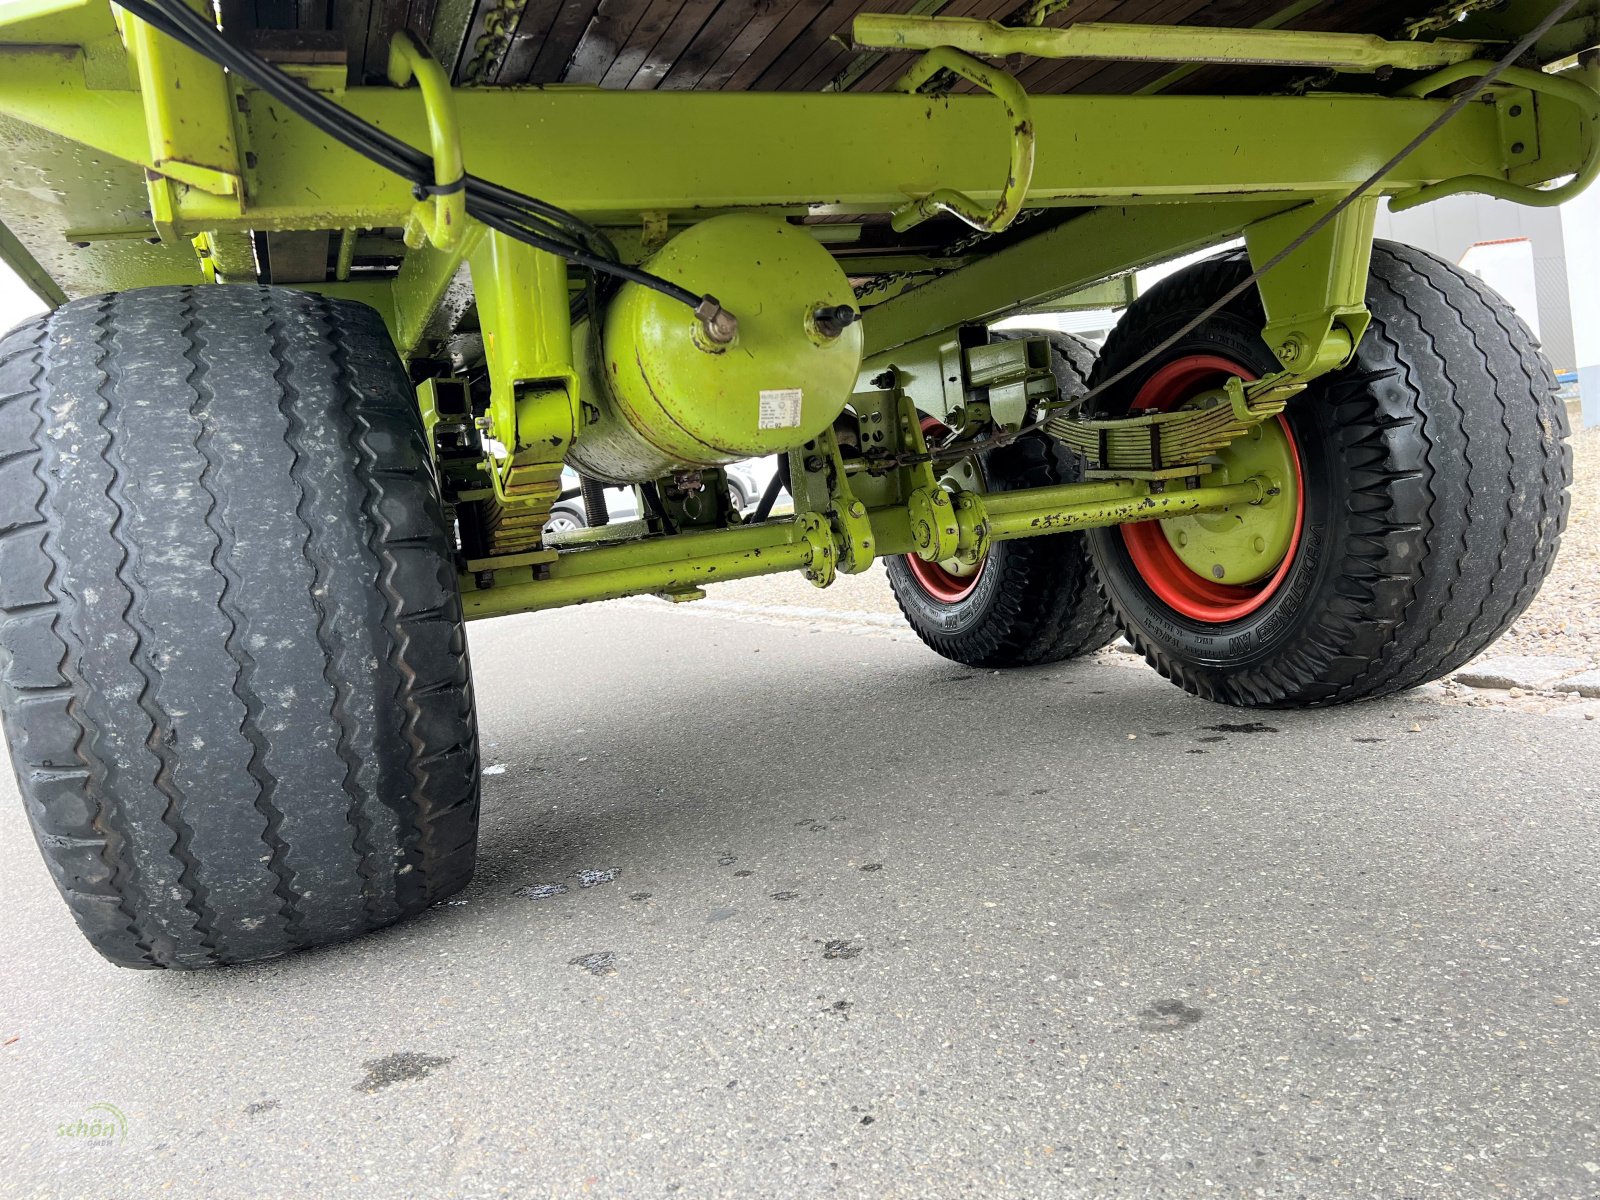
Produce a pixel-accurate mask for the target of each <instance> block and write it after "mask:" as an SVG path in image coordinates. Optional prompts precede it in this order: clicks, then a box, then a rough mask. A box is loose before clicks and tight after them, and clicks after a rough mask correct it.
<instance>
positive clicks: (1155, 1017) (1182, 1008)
mask: <svg viewBox="0 0 1600 1200" xmlns="http://www.w3.org/2000/svg"><path fill="white" fill-rule="evenodd" d="M1204 1015H1205V1012H1204V1010H1203V1009H1198V1008H1190V1007H1189V1006H1188V1005H1187V1004H1185V1003H1184V1002H1183V1001H1182V1000H1157V1001H1156V1002H1155V1003H1154V1004H1152V1005H1151V1006H1150V1007H1149V1008H1145V1009H1141V1010H1140V1011H1139V1028H1140V1029H1142V1030H1144V1031H1145V1032H1146V1033H1177V1032H1178V1030H1180V1029H1187V1028H1188V1027H1189V1026H1191V1025H1195V1024H1198V1023H1199V1021H1200V1018H1201V1017H1202V1016H1204Z"/></svg>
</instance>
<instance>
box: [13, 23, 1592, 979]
mask: <svg viewBox="0 0 1600 1200" xmlns="http://www.w3.org/2000/svg"><path fill="white" fill-rule="evenodd" d="M1597 47H1600V0H1503V2H1500V3H1493V2H1489V3H1485V2H1483V0H1462V2H1458V3H1453V4H1448V5H1445V6H1443V7H1438V6H1436V5H1435V4H1432V3H1410V2H1407V0H1383V2H1381V3H1380V2H1376V0H1339V2H1335V0H1326V2H1322V3H1318V2H1316V0H1297V2H1293V3H1290V2H1288V0H1222V2H1219V3H1210V4H1205V3H1198V2H1195V0H1074V2H1073V3H1072V4H1071V5H1070V6H1069V5H1066V4H1063V3H1060V2H1058V0H1057V2H1052V0H1030V2H1027V3H1021V4H1018V3H1016V2H1015V0H949V2H941V0H865V2H857V0H826V2H825V0H804V2H802V3H792V4H783V3H777V2H775V0H600V2H598V3H596V2H594V0H585V2H577V3H561V2H559V0H398V2H397V0H218V2H217V3H210V2H204V3H196V4H192V5H191V4H188V3H186V2H185V0H123V3H121V4H120V5H113V4H107V3H104V2H103V0H10V2H9V3H5V4H3V5H0V152H3V155H4V160H5V166H4V170H3V179H0V222H3V227H0V256H3V258H4V259H5V261H6V262H8V263H9V264H10V265H11V266H12V267H13V268H14V269H15V270H16V271H17V272H18V273H19V274H20V276H21V277H22V279H23V280H25V281H26V283H27V284H28V286H30V287H31V288H32V289H33V290H34V292H36V293H37V294H38V296H39V297H40V298H41V299H42V300H44V301H45V302H46V304H47V305H48V308H49V311H48V313H47V314H46V315H43V316H41V317H38V318H37V319H35V320H31V321H29V322H27V323H25V324H24V325H22V326H20V327H19V328H17V329H15V330H13V331H11V332H10V333H9V334H7V335H6V336H5V337H4V339H3V340H0V704H3V710H4V717H5V727H6V734H7V737H8V740H9V744H10V749H11V756H12V760H13V763H14V765H15V769H16V774H17V778H18V780H19V784H20V788H21V792H22V794H23V797H24V799H25V801H26V804H27V807H28V813H29V816H30V818H31V819H32V823H33V828H34V830H35V832H36V834H37V836H38V841H39V844H40V846H41V848H42V850H43V852H44V856H45V858H46V860H47V861H48V863H49V865H50V869H51V870H52V872H53V873H54V876H55V879H56V882H57V883H58V884H59V886H60V888H61V891H62V894H63V895H64V896H65V898H66V900H67V902H68V903H69V905H70V906H71V908H72V911H73V913H74V915H75V917H76V918H77V920H78V923H79V924H80V926H81V927H82V929H83V931H84V933H85V934H86V935H87V937H88V938H89V940H90V941H91V942H92V943H93V945H94V946H95V948H96V949H98V950H99V951H100V952H101V953H102V954H103V955H105V956H106V957H107V958H108V959H110V960H111V961H112V962H114V963H117V964H120V965H123V966H130V967H177V968H194V967H204V966H209V965H212V964H218V963H237V962H245V961H250V960H255V959H261V958H266V957H270V956H273V955H278V954H283V953H286V952H288V951H291V950H295V949H297V948H301V947H306V946H313V945H318V944H322V943H326V942H330V941H335V940H338V939H341V938H347V937H350V936H353V935H355V934H358V933H361V932H363V931H365V930H370V929H374V928H377V927H379V926H382V925H385V924H388V923H390V922H393V921H395V920H397V919H399V918H402V917H405V916H407V915H408V914H412V913H415V912H418V911H420V910H421V909H424V908H426V907H428V906H429V905H431V904H434V903H436V902H438V901H439V900H441V899H443V898H444V897H446V896H449V895H450V894H452V893H453V892H455V891H457V890H458V889H460V888H461V887H463V886H464V885H465V884H466V882H467V880H468V878H469V876H470V874H471V871H472V868H473V859H474V853H475V842H476V828H477V819H478V765H479V764H478V749H477V742H476V732H475V726H474V717H473V699H472V687H471V679H470V671H469V666H468V659H467V648H466V639H465V634H464V621H465V620H468V619H471V618H474V617H486V616H495V615H499V614H507V613H520V612H529V611H534V610H541V609H550V608H557V607H561V606H564V605H572V604H584V603H589V602H591V601H598V600H605V599H609V598H613V597H621V596H631V595H641V594H654V595H660V596H665V597H668V598H671V599H674V600H680V601H692V600H695V599H697V598H699V597H701V596H703V595H704V589H705V588H706V587H707V586H708V585H710V584H713V583H716V582H718V581H721V580H727V579H738V578H741V577H747V576H753V575H760V574H765V573H769V572H777V571H799V572H803V573H804V574H805V576H806V577H807V578H808V579H809V580H810V581H811V582H812V583H814V584H816V585H817V586H819V587H825V586H827V585H828V584H829V583H830V582H831V581H833V580H834V579H835V578H836V576H837V575H838V574H839V573H841V572H844V573H854V572H860V571H864V570H866V569H867V568H868V567H869V566H871V564H873V563H874V562H877V561H879V560H882V561H883V562H884V563H885V564H886V570H887V575H888V578H889V582H890V586H892V588H893V589H894V593H895V595H896V597H897V598H898V600H899V604H900V607H901V608H902V609H903V611H904V613H905V617H906V620H907V621H908V623H909V624H910V625H911V627H912V628H913V629H914V630H915V631H916V632H917V634H918V635H919V636H920V637H921V638H922V640H923V641H925V642H926V643H927V645H928V646H929V647H931V648H932V649H933V650H934V651H936V652H937V653H939V654H942V655H945V656H947V657H949V658H951V659H954V660H956V661H958V662H962V663H968V664H973V665H976V666H983V667H990V668H1000V667H1027V666H1034V665H1039V664H1046V663H1053V662H1059V661H1061V660H1064V659H1068V658H1071V657H1073V656H1076V655H1082V654H1086V653H1089V652H1091V651H1094V650H1096V649H1098V648H1099V647H1101V646H1103V645H1105V644H1106V643H1107V642H1108V641H1109V640H1110V638H1111V637H1112V636H1113V635H1114V633H1115V632H1116V631H1117V630H1118V629H1120V630H1121V631H1122V632H1123V633H1124V634H1126V636H1127V637H1128V638H1129V640H1130V641H1131V642H1132V644H1133V645H1134V647H1135V648H1136V649H1137V650H1138V651H1139V652H1140V653H1142V654H1143V655H1144V656H1145V658H1146V659H1147V660H1148V661H1149V662H1150V664H1151V665H1152V666H1153V667H1155V669H1156V670H1158V671H1160V672H1161V673H1162V674H1164V675H1165V676H1167V677H1168V678H1169V679H1171V680H1172V681H1173V682H1174V683H1176V684H1178V685H1179V686H1180V687H1183V688H1185V689H1187V690H1189V691H1191V692H1193V693H1195V694H1197V695H1199V696H1203V697H1206V698H1209V699H1212V700H1215V701H1219V702H1222V703H1226V704H1234V705H1244V706H1265V707H1273V706H1279V707H1293V706H1308V705H1324V704H1335V703H1340V702H1344V701H1350V700H1358V699H1362V698H1366V697H1373V696H1381V695H1385V694H1388V693H1392V692H1395V691H1398V690H1400V689H1404V688H1409V687H1414V686H1416V685H1418V684H1420V683H1423V682H1425V681H1427V680H1431V679H1435V678H1438V677H1439V676H1441V675H1443V674H1444V673H1446V672H1448V671H1451V670H1453V669H1455V668H1456V667H1458V666H1460V665H1461V664H1462V663H1464V662H1465V661H1467V660H1468V659H1469V658H1471V657H1472V656H1473V655H1475V654H1477V653H1479V652H1480V651H1482V650H1483V649H1484V647H1486V646H1488V645H1489V644H1490V643H1492V642H1493V641H1494V640H1495V638H1496V637H1498V636H1499V635H1500V633H1501V632H1502V631H1503V630H1505V628H1506V627H1507V626H1508V625H1509V624H1510V622H1511V621H1513V620H1514V619H1515V618H1516V617H1517V615H1518V614H1519V613H1521V612H1522V611H1523V609H1524V608H1525V607H1526V606H1527V605H1528V603H1529V601H1530V600H1531V599H1532V598H1533V596H1534V594H1535V592H1536V591H1537V590H1538V588H1539V585H1540V583H1541V581H1542V580H1543V579H1544V577H1545V575H1546V574H1547V572H1548V571H1549V569H1550V565H1551V561H1552V559H1553V557H1554V555H1555V553H1556V549H1557V545H1558V543H1559V540H1560V537H1561V531H1562V526H1563V523H1564V520H1565V514H1566V506H1567V488H1568V484H1569V481H1570V477H1571V460H1570V456H1569V451H1568V449H1567V445H1566V433H1567V426H1566V417H1565V411H1564V409H1563V406H1562V404H1561V403H1560V401H1559V400H1558V398H1557V394H1556V388H1555V383H1554V380H1553V378H1552V375H1551V371H1550V368H1549V366H1548V364H1547V363H1546V362H1545V360H1544V358H1543V357H1542V355H1541V353H1540V350H1539V347H1538V345H1537V344H1536V342H1535V340H1534V338H1533V337H1532V335H1531V334H1530V333H1529V331H1528V329H1527V327H1526V326H1525V325H1523V323H1522V322H1521V321H1520V320H1518V318H1517V316H1516V315H1515V314H1514V313H1513V312H1512V310H1511V309H1510V308H1509V307H1508V306H1507V304H1506V303H1505V302H1504V301H1503V300H1502V299H1501V298H1500V297H1498V296H1496V295H1495V294H1494V293H1493V292H1491V291H1490V290H1489V289H1487V288H1486V287H1485V286H1484V285H1483V284H1482V283H1481V282H1480V281H1479V280H1478V279H1476V278H1475V277H1473V276H1471V275H1469V274H1466V273H1464V272H1463V271H1461V270H1459V269H1458V268H1456V267H1455V266H1453V265H1451V264H1449V263H1445V262H1442V261H1440V260H1438V259H1436V258H1434V257H1431V256H1430V255H1428V254H1425V253H1423V252H1422V251H1420V250H1415V249H1411V248H1408V247H1406V246H1402V245H1397V244H1393V243H1388V242H1376V243H1375V242H1374V240H1373V227H1374V218H1375V214H1376V212H1377V210H1378V207H1379V205H1380V203H1381V202H1383V201H1384V200H1385V199H1386V200H1387V202H1388V203H1389V204H1390V205H1391V207H1393V208H1403V207H1411V206H1414V205H1420V204H1426V203H1428V202H1430V201H1433V200H1436V199H1438V198H1440V197H1444V196H1450V195H1454V194H1457V193H1461V192H1479V193H1486V194H1488V195H1491V196H1496V197H1500V198H1503V199H1506V200H1510V201H1514V202H1517V203H1520V204H1529V205H1552V204H1558V203H1560V202H1561V201H1562V200H1564V199H1566V198H1567V197H1569V196H1572V195H1573V194H1575V193H1576V192H1577V191H1578V190H1580V189H1581V188H1583V187H1584V186H1585V185H1586V184H1587V183H1589V181H1590V180H1591V179H1592V178H1593V177H1594V175H1595V173H1596V171H1597V169H1600V125H1597V118H1600V92H1597V87H1600V65H1597V56H1596V48H1597ZM1235 240H1238V241H1239V243H1240V248H1238V249H1230V250H1226V251H1224V252H1221V253H1217V254H1214V255H1213V256H1211V257H1209V258H1203V259H1200V260H1198V261H1196V262H1195V263H1194V265H1191V266H1188V267H1186V268H1184V269H1182V270H1180V271H1178V272H1177V273H1176V274H1173V275H1170V276H1169V277H1167V278H1166V279H1164V280H1163V281H1162V282H1161V283H1159V284H1158V285H1156V286H1154V287H1152V288H1150V289H1149V290H1148V291H1146V292H1145V293H1144V294H1142V295H1138V296H1136V297H1135V296H1134V295H1133V294H1132V291H1131V289H1129V287H1128V286H1127V281H1128V280H1129V279H1130V277H1131V273H1132V272H1133V271H1135V270H1136V269H1138V268H1140V267H1143V266H1147V265H1150V264H1155V263H1159V262H1163V261H1166V260H1170V259H1173V258H1175V257H1177V256H1180V255H1185V254H1189V253H1192V252H1194V251H1199V250H1204V249H1206V248H1208V247H1213V246H1216V245H1219V244H1222V243H1227V242H1233V241H1235ZM1597 269H1600V264H1597ZM1074 306H1078V307H1089V306H1115V307H1121V308H1122V310H1123V311H1122V314H1121V317H1120V321H1119V323H1118V324H1117V326H1116V328H1115V330H1114V331H1113V332H1112V334H1111V335H1110V337H1109V339H1108V340H1107V341H1106V343H1105V345H1104V346H1103V347H1100V348H1099V349H1098V351H1097V350H1096V349H1095V348H1094V347H1092V346H1090V345H1089V344H1088V343H1086V342H1083V341H1080V340H1078V339H1076V338H1073V337H1070V336H1067V335H1064V334H1060V333H1053V332H1039V333H1036V334H1028V333H1025V332H1023V333H1019V332H1017V331H1016V328H1015V326H1016V322H1008V324H1007V331H1005V332H999V331H996V330H995V329H994V326H995V323H996V322H997V321H999V320H1000V319H1002V318H1007V317H1015V316H1017V315H1019V314H1027V313H1029V312H1039V311H1049V310H1051V309H1052V308H1070V307H1074ZM756 456H773V457H775V458H776V460H777V461H778V463H779V464H780V470H779V471H778V474H777V477H776V481H775V482H774V484H773V486H772V487H771V488H770V489H769V491H768V493H767V494H766V495H765V496H763V497H762V498H761V501H760V502H759V503H758V504H756V505H754V506H752V507H751V508H748V509H746V510H745V511H740V510H739V508H738V507H736V506H735V505H733V504H732V503H730V501H729V493H728V484H727V479H726V474H725V472H726V469H727V468H728V467H729V466H731V465H732V464H734V463H736V462H739V461H741V460H743V459H747V458H751V457H756ZM564 469H565V470H567V471H568V475H567V478H568V479H570V478H572V474H571V472H574V471H575V472H576V474H577V477H578V479H579V480H580V483H579V485H578V491H579V492H580V493H581V495H582V497H583V501H584V504H585V506H586V509H587V518H588V519H587V528H583V529H573V528H571V526H572V524H573V522H571V521H570V520H569V521H564V522H560V524H561V525H562V526H563V528H562V530H561V531H560V532H557V531H556V530H555V529H554V528H553V527H552V528H547V525H546V522H547V519H548V518H549V516H550V513H551V510H552V506H553V505H555V504H557V503H558V502H561V501H563V500H565V501H566V502H567V503H568V505H570V504H571V502H572V496H571V494H570V493H569V492H568V490H567V489H566V487H565V485H564V484H563V470H564ZM617 486H624V487H631V488H634V489H636V494H637V497H638V500H639V505H638V512H639V513H640V514H641V515H640V516H639V517H638V518H637V519H629V520H611V519H610V514H608V512H607V511H606V504H605V490H606V489H607V488H610V487H617ZM785 487H786V488H787V489H788V491H789V493H790V494H791V495H792V497H793V501H794V505H793V512H792V513H786V514H783V515H778V514H777V513H775V511H774V501H775V500H776V499H777V497H778V496H779V495H780V488H785ZM528 669H529V673H530V677H531V678H538V671H539V664H538V663H529V664H528ZM1070 736H1071V731H1070V730H1063V737H1064V738H1070ZM960 738H961V734H960V731H959V730H958V729H950V730H944V731H939V730H927V731H919V732H918V734H917V743H918V745H919V746H920V747H922V748H923V751H924V752H925V753H926V754H927V755H928V756H929V758H930V765H931V764H932V763H936V762H937V761H938V759H939V758H941V757H943V756H945V755H948V754H955V753H959V749H958V747H959V744H960Z"/></svg>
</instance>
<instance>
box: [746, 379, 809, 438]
mask: <svg viewBox="0 0 1600 1200" xmlns="http://www.w3.org/2000/svg"><path fill="white" fill-rule="evenodd" d="M803 399H805V393H804V392H802V391H801V390H800V389H799V388H775V389H773V390H772V391H770V392H769V391H763V392H762V393H761V412H760V415H759V416H758V418H757V425H758V427H759V428H761V429H794V428H796V427H797V426H798V425H799V424H800V402H801V401H802V400H803Z"/></svg>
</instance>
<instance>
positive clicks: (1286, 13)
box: [1135, 0, 1323, 96]
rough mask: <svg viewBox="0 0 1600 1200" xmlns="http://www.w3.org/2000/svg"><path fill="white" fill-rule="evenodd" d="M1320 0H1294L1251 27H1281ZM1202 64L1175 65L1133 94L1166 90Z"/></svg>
mask: <svg viewBox="0 0 1600 1200" xmlns="http://www.w3.org/2000/svg"><path fill="white" fill-rule="evenodd" d="M1322 2H1323V0H1295V2H1294V3H1293V4H1291V5H1289V6H1288V7H1287V8H1280V9H1279V10H1278V11H1277V12H1275V13H1273V14H1272V15H1271V16H1268V17H1266V18H1265V19H1263V20H1260V21H1257V22H1256V23H1255V24H1254V25H1252V26H1251V28H1252V29H1282V28H1283V27H1284V26H1285V25H1287V24H1288V23H1289V22H1290V21H1296V20H1299V19H1300V18H1301V17H1303V16H1305V15H1306V14H1307V13H1308V12H1310V11H1311V10H1312V9H1314V8H1318V7H1320V6H1321V4H1322ZM1204 65H1205V64H1204V63H1186V64H1185V65H1184V66H1181V67H1176V68H1174V69H1173V70H1171V71H1168V72H1167V73H1166V74H1165V75H1163V76H1161V78H1160V79H1155V80H1152V81H1151V82H1149V83H1147V84H1145V85H1144V86H1143V87H1142V88H1140V89H1139V90H1138V91H1137V92H1136V93H1135V95H1139V96H1154V95H1156V94H1157V93H1158V92H1165V91H1168V90H1170V89H1171V88H1173V87H1174V86H1176V85H1177V84H1179V83H1182V82H1183V81H1184V80H1185V79H1187V78H1189V76H1191V75H1193V74H1194V73H1195V72H1196V71H1198V70H1200V68H1201V67H1203V66H1204Z"/></svg>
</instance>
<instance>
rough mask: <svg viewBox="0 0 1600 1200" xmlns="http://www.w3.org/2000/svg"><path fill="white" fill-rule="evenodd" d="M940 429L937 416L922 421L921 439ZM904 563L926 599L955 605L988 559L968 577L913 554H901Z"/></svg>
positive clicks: (974, 583)
mask: <svg viewBox="0 0 1600 1200" xmlns="http://www.w3.org/2000/svg"><path fill="white" fill-rule="evenodd" d="M944 428H945V425H944V422H943V421H941V420H939V418H938V417H923V418H922V436H923V437H927V436H928V435H929V434H933V433H938V432H939V431H941V430H943V429H944ZM904 561H905V564H906V569H907V570H908V571H910V572H911V578H913V579H915V580H916V581H917V586H918V587H920V588H921V589H922V590H923V591H924V592H926V593H927V594H928V595H929V596H930V597H932V598H933V599H934V600H937V601H938V602H939V603H940V604H956V603H958V602H959V601H962V600H965V599H966V598H967V597H968V596H970V595H972V593H973V592H974V591H976V590H977V587H978V580H980V579H982V578H983V571H984V568H985V567H987V566H988V564H989V556H988V555H987V554H985V555H984V556H983V558H981V559H979V560H978V569H977V570H976V571H974V572H973V573H972V574H971V575H957V574H956V573H955V572H954V571H947V570H945V568H944V567H942V566H941V565H940V564H938V563H936V562H928V561H927V560H926V559H922V558H918V557H917V556H916V555H915V554H907V555H905V558H904Z"/></svg>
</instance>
